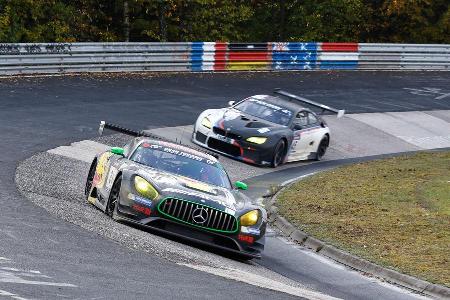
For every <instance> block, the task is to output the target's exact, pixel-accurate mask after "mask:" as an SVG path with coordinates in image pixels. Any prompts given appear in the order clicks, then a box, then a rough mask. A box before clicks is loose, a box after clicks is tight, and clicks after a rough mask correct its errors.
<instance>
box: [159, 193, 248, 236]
mask: <svg viewBox="0 0 450 300" xmlns="http://www.w3.org/2000/svg"><path fill="white" fill-rule="evenodd" d="M167 199H176V200H180V201H184V202H188V203H192V204H195V205H200V206H203V207H207V208H211V209H214V210H217V211H220V212H222V213H224V214H227V215H229V216H231V217H232V218H234V220H235V221H236V222H235V224H236V228H235V229H234V230H232V231H229V230H219V229H214V228H209V227H206V226H200V225H196V224H192V223H189V222H186V221H184V220H181V219H178V218H175V217H174V216H171V215H169V214H167V213H165V212H163V211H162V210H161V205H162V204H163V203H165V202H166V200H167ZM157 208H158V212H159V213H160V214H162V215H163V216H166V217H168V218H170V219H173V220H176V221H178V222H181V223H184V224H188V225H190V226H192V227H197V228H201V229H207V230H210V231H214V232H221V233H235V232H237V231H238V229H239V220H238V219H237V218H236V217H235V216H233V215H231V214H229V213H226V212H224V211H221V210H220V209H217V208H215V207H212V206H209V205H204V204H201V203H197V202H193V201H189V200H186V199H180V198H176V197H165V198H164V199H162V200H161V201H159V203H158V206H157Z"/></svg>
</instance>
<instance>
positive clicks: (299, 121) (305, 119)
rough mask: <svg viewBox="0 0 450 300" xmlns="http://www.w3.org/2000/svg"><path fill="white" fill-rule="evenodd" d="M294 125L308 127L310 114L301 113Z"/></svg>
mask: <svg viewBox="0 0 450 300" xmlns="http://www.w3.org/2000/svg"><path fill="white" fill-rule="evenodd" d="M294 123H295V124H297V125H300V126H306V125H308V113H307V112H306V111H301V112H299V113H298V114H297V116H296V117H295V121H294Z"/></svg>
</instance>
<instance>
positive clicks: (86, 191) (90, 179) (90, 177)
mask: <svg viewBox="0 0 450 300" xmlns="http://www.w3.org/2000/svg"><path fill="white" fill-rule="evenodd" d="M94 175H95V166H92V167H91V169H90V170H89V174H88V177H87V179H86V186H85V188H84V194H85V195H86V197H88V196H89V193H90V192H91V188H92V183H93V182H94Z"/></svg>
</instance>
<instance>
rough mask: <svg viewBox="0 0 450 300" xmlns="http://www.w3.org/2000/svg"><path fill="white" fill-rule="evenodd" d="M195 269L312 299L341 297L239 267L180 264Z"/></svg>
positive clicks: (324, 299) (331, 299)
mask: <svg viewBox="0 0 450 300" xmlns="http://www.w3.org/2000/svg"><path fill="white" fill-rule="evenodd" d="M180 265H183V266H186V267H189V268H192V269H195V270H199V271H202V272H206V273H210V274H213V275H216V276H220V277H224V278H227V279H232V280H236V281H240V282H244V283H247V284H250V285H254V286H257V287H261V288H265V289H269V290H273V291H278V292H282V293H286V294H290V295H294V296H298V297H304V298H307V299H312V300H335V299H339V298H335V297H331V296H328V295H325V294H322V293H319V292H314V291H311V290H308V289H306V288H301V287H294V286H290V285H287V284H285V283H282V282H278V281H275V280H272V279H269V278H266V277H263V276H260V275H257V274H253V273H249V272H245V271H242V270H237V269H226V268H214V267H209V266H200V265H192V264H180Z"/></svg>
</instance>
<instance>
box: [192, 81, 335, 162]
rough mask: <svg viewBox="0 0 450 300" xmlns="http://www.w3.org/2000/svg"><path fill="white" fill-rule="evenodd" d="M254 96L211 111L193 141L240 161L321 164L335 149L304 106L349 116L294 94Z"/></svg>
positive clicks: (199, 123) (322, 126)
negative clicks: (324, 157)
mask: <svg viewBox="0 0 450 300" xmlns="http://www.w3.org/2000/svg"><path fill="white" fill-rule="evenodd" d="M275 94H277V96H269V95H255V96H251V97H248V98H246V99H244V100H242V101H239V102H237V103H235V102H234V101H230V102H229V105H230V106H229V107H227V108H220V109H208V110H205V111H204V112H202V113H201V114H200V116H199V117H198V119H197V122H196V123H195V126H194V132H193V135H192V141H193V142H194V143H196V144H198V145H200V146H203V147H206V148H208V149H211V150H214V151H216V152H219V153H221V154H224V155H227V156H231V157H233V158H235V159H238V160H241V161H244V162H248V163H252V164H257V165H263V166H264V165H267V166H272V167H276V166H278V165H280V164H282V163H284V162H289V161H297V160H304V159H316V160H320V159H321V158H322V157H323V155H324V154H325V152H326V150H327V148H328V146H329V144H330V130H329V128H328V126H327V124H326V123H325V121H324V120H323V119H322V118H321V117H320V116H318V115H317V114H315V113H314V112H313V111H311V110H310V109H307V108H305V107H303V106H302V104H306V105H310V106H314V107H318V108H320V109H322V110H323V111H331V112H333V113H337V114H338V117H341V116H343V115H344V110H337V109H334V108H331V107H329V106H326V105H323V104H319V103H316V102H314V101H311V100H308V99H305V98H302V97H299V96H296V95H293V94H290V93H288V92H285V91H281V90H279V89H276V90H275Z"/></svg>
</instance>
